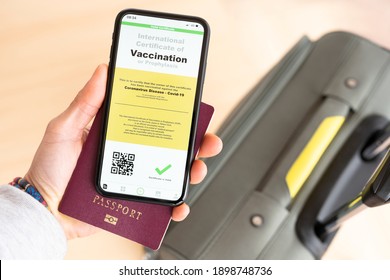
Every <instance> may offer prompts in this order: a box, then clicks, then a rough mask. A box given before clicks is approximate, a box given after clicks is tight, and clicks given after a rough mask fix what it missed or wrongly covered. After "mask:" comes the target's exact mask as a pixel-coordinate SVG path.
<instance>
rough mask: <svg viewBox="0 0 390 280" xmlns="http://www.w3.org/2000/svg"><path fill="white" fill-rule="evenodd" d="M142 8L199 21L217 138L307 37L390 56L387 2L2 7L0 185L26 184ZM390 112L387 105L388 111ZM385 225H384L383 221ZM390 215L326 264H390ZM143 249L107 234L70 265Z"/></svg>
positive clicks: (365, 224) (364, 226) (361, 219)
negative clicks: (121, 20)
mask: <svg viewBox="0 0 390 280" xmlns="http://www.w3.org/2000/svg"><path fill="white" fill-rule="evenodd" d="M124 8H142V9H151V10H159V11H168V12H174V13H184V14H192V15H198V16H201V17H204V18H205V19H207V20H208V22H209V23H210V26H211V28H212V37H211V45H210V51H209V59H208V69H207V77H206V81H205V88H204V95H203V96H204V97H203V100H204V101H205V102H207V103H210V104H213V105H214V106H215V109H216V114H215V118H214V120H213V123H212V125H211V128H210V130H211V131H216V129H217V128H218V126H219V125H220V124H221V123H222V121H223V120H224V118H225V117H226V116H227V115H228V114H229V112H230V111H231V110H232V109H233V107H234V106H235V105H236V104H237V103H238V102H239V101H240V99H241V98H242V97H243V96H244V95H245V94H246V93H247V92H248V91H249V90H250V89H251V87H252V86H253V85H254V84H255V83H256V82H257V81H258V80H259V79H260V78H261V77H262V76H263V75H264V74H265V73H266V72H267V71H268V70H269V69H270V67H272V65H274V64H275V63H276V62H277V61H278V59H280V58H281V57H282V55H283V54H284V53H285V52H286V51H287V50H288V49H289V48H290V47H291V46H292V45H293V44H294V43H295V42H296V41H297V40H298V39H299V38H300V37H301V36H303V35H308V36H309V37H310V38H311V39H313V40H315V39H318V38H319V37H320V36H322V35H323V34H325V33H327V32H330V31H335V30H346V31H351V32H354V33H357V34H359V35H362V36H364V37H367V38H369V39H371V40H373V41H374V42H376V43H379V44H381V45H383V46H386V47H388V48H390V36H389V33H390V22H389V19H390V1H387V0H356V1H347V0H345V1H341V0H340V1H335V0H333V1H329V0H317V1H313V0H276V1H255V0H245V1H233V0H219V1H213V0H208V1H206V0H197V1H179V0H167V1H157V0H143V1H131V0H127V1H122V0H116V1H49V0H36V1H20V0H12V1H11V0H3V1H2V3H1V9H0V17H1V20H0V22H1V25H0V38H1V43H0V61H1V68H0V135H1V138H0V154H1V156H0V182H3V183H6V182H9V181H10V180H11V179H12V178H13V177H15V176H23V175H24V174H25V172H26V171H27V169H28V167H29V165H30V162H31V160H32V158H33V155H34V153H35V150H36V148H37V146H38V144H39V142H40V140H41V137H42V135H43V133H44V130H45V127H46V125H47V123H48V121H49V120H50V119H52V118H53V117H54V116H56V115H57V114H59V113H60V112H62V111H63V110H64V109H65V108H66V106H67V105H68V104H69V103H70V102H71V100H72V99H73V98H74V96H75V95H76V93H77V92H78V91H79V89H81V87H82V86H83V85H84V83H85V82H86V81H87V79H88V78H89V77H90V75H91V74H92V72H93V70H94V69H95V67H96V66H97V65H98V64H100V63H107V62H108V56H109V48H110V44H111V33H112V28H113V22H114V18H115V16H116V14H117V13H118V12H119V11H120V10H122V9H124ZM389 106H390V105H389ZM386 217H387V218H386ZM389 217H390V207H387V208H386V207H383V209H374V210H370V211H366V212H364V213H362V214H361V215H359V216H357V217H356V218H354V219H352V220H351V221H350V222H348V224H346V225H345V226H344V227H343V228H342V229H341V230H340V232H339V234H338V235H337V237H336V238H335V240H334V242H333V243H332V245H331V247H330V248H329V250H328V252H327V254H326V255H325V257H324V258H326V259H371V258H390V239H389V238H388V236H390V218H389ZM141 256H142V247H141V246H139V245H137V244H135V243H133V242H131V241H128V240H125V239H123V238H121V237H117V236H115V235H113V234H110V233H107V232H100V233H98V234H96V235H94V236H91V237H88V238H83V239H78V240H73V241H70V242H69V252H68V254H67V258H69V259H137V258H140V257H141Z"/></svg>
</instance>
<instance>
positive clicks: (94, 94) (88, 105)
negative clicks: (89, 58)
mask: <svg viewBox="0 0 390 280" xmlns="http://www.w3.org/2000/svg"><path fill="white" fill-rule="evenodd" d="M106 82H107V65H105V64H101V65H99V66H98V67H97V68H96V70H95V72H94V73H93V75H92V77H91V78H90V80H89V81H88V82H87V83H86V85H85V86H84V87H83V89H82V90H81V91H80V92H79V93H78V94H77V96H76V97H75V99H74V100H73V101H72V103H71V104H70V105H69V107H68V108H67V109H66V110H65V111H64V112H63V113H62V114H61V115H60V116H59V117H58V118H59V119H60V120H61V121H63V122H65V123H63V125H65V126H68V127H71V128H76V129H77V130H83V129H84V128H85V127H86V126H87V125H88V123H89V122H90V121H91V120H92V119H93V117H94V116H95V115H96V114H97V112H98V111H99V108H100V107H101V105H102V103H103V100H104V95H105V91H106Z"/></svg>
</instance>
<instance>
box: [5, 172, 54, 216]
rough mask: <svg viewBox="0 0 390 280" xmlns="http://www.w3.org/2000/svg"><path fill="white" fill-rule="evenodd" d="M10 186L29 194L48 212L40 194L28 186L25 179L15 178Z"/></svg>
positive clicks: (30, 185) (47, 206)
mask: <svg viewBox="0 0 390 280" xmlns="http://www.w3.org/2000/svg"><path fill="white" fill-rule="evenodd" d="M10 185H11V186H13V187H15V188H17V189H19V190H21V191H23V192H25V193H27V194H29V195H30V196H31V197H33V198H34V199H35V200H37V201H38V202H39V203H40V204H42V205H43V206H44V207H45V208H47V209H48V210H49V211H50V208H49V205H48V204H47V202H46V200H45V199H44V198H43V196H42V195H41V193H40V192H39V191H38V189H37V188H36V187H35V186H33V185H32V184H30V183H29V182H28V181H27V180H26V179H24V178H22V177H16V178H15V179H13V180H12V182H10Z"/></svg>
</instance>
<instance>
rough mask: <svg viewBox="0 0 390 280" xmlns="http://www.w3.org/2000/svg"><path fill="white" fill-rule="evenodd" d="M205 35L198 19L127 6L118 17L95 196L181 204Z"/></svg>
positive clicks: (202, 70)
mask: <svg viewBox="0 0 390 280" xmlns="http://www.w3.org/2000/svg"><path fill="white" fill-rule="evenodd" d="M209 34H210V29H209V26H208V24H207V22H206V21H205V20H204V19H202V18H199V17H193V16H185V15H177V14H168V13H160V12H152V11H144V10H135V9H129V10H124V11H122V12H120V13H119V14H118V16H117V18H116V21H115V28H114V33H113V42H112V46H111V55H110V64H109V74H108V81H107V89H106V99H105V103H104V110H105V113H104V121H103V130H102V131H103V133H102V138H101V141H100V150H99V160H98V168H97V183H96V188H97V190H98V192H99V193H100V194H102V195H103V196H108V197H115V198H121V199H130V200H138V201H143V202H151V203H159V204H165V205H179V204H181V203H182V202H183V200H184V198H185V196H186V191H187V187H188V183H189V172H190V168H191V164H192V158H193V146H194V141H195V133H196V126H197V120H198V112H199V106H200V100H201V94H202V88H203V82H204V75H205V69H206V57H207V50H208V43H209Z"/></svg>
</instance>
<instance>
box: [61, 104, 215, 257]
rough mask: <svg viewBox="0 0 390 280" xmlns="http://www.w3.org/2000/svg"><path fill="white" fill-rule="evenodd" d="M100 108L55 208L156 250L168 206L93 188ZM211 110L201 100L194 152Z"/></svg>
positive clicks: (168, 217)
mask: <svg viewBox="0 0 390 280" xmlns="http://www.w3.org/2000/svg"><path fill="white" fill-rule="evenodd" d="M102 112H103V111H102V110H99V112H98V113H97V115H96V117H95V120H94V122H93V124H92V127H91V130H90V132H89V134H88V137H87V140H86V141H85V143H84V145H83V148H82V150H81V153H80V157H79V159H78V161H77V164H76V167H75V169H74V171H73V174H72V176H71V178H70V181H69V183H68V186H67V188H66V190H65V193H64V196H63V198H62V200H61V203H60V205H59V208H58V209H59V211H60V212H61V213H63V214H65V215H68V216H70V217H72V218H75V219H78V220H80V221H83V222H85V223H88V224H91V225H94V226H96V227H99V228H102V229H104V230H107V231H109V232H112V233H114V234H117V235H120V236H122V237H125V238H127V239H130V240H132V241H135V242H137V243H140V244H142V245H144V246H146V247H149V248H151V249H153V250H157V249H158V248H159V247H160V245H161V242H162V240H163V238H164V235H165V233H166V231H167V229H168V226H169V223H170V221H171V216H172V207H171V206H165V205H158V204H150V203H144V202H137V201H130V200H123V199H115V198H107V197H104V196H102V195H100V194H99V193H98V192H97V191H96V188H95V181H96V168H97V161H98V154H99V151H98V149H99V141H100V135H101V130H102V121H103V113H102ZM213 114H214V107H212V106H210V105H208V104H206V103H203V102H202V103H201V105H200V110H199V117H198V126H197V132H196V136H195V144H194V155H195V154H196V152H197V151H198V150H199V147H200V144H201V142H202V139H203V136H204V134H205V133H206V130H207V128H208V126H209V123H210V121H211V118H212V116H213Z"/></svg>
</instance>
